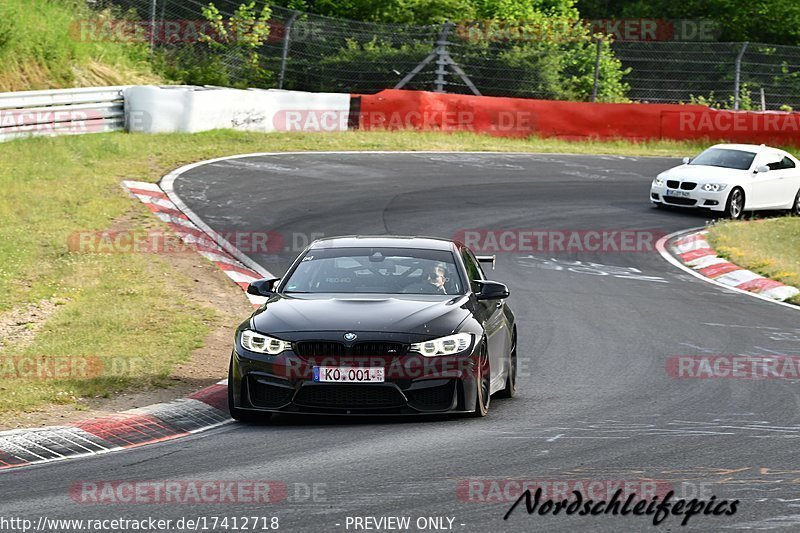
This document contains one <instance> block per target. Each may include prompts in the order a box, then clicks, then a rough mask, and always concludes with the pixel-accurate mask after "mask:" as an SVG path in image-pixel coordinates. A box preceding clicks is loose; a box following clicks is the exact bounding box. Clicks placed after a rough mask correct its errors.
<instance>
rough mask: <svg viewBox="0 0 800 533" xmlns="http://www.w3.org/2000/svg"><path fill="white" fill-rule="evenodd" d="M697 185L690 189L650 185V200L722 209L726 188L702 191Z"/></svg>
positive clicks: (675, 204)
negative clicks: (717, 190)
mask: <svg viewBox="0 0 800 533" xmlns="http://www.w3.org/2000/svg"><path fill="white" fill-rule="evenodd" d="M701 187H702V186H698V187H697V188H696V189H694V190H691V191H684V190H679V189H670V188H668V187H666V186H656V185H651V186H650V201H651V202H652V203H654V204H663V205H672V206H676V207H695V208H700V209H710V210H711V211H724V210H725V204H726V202H727V200H728V189H727V188H726V189H725V190H724V191H719V192H709V191H704V190H702V188H701Z"/></svg>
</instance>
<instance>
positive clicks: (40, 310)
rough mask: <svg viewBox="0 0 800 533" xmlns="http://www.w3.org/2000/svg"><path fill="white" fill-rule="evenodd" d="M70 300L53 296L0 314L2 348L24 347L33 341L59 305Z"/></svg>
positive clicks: (0, 346) (0, 341)
mask: <svg viewBox="0 0 800 533" xmlns="http://www.w3.org/2000/svg"><path fill="white" fill-rule="evenodd" d="M67 301H68V300H66V299H63V298H51V299H49V300H42V301H40V302H37V303H31V304H27V305H23V306H20V307H17V308H15V309H11V310H10V311H6V312H5V313H3V314H0V349H2V348H11V347H12V346H13V347H15V348H24V347H25V346H28V345H30V344H31V342H33V338H34V337H35V336H36V333H37V332H38V331H39V330H40V329H42V327H43V326H44V323H45V322H46V321H47V319H48V318H50V316H52V314H53V313H55V312H56V310H57V309H58V306H59V305H63V304H64V303H66V302H67Z"/></svg>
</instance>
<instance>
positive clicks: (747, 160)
mask: <svg viewBox="0 0 800 533" xmlns="http://www.w3.org/2000/svg"><path fill="white" fill-rule="evenodd" d="M755 157H756V154H755V153H753V152H745V151H744V150H731V149H729V148H709V149H708V150H706V151H705V152H703V153H702V154H700V155H698V156H697V157H695V158H694V159H692V161H691V162H690V163H689V164H690V165H705V166H709V167H723V168H735V169H738V170H747V169H749V168H750V165H752V164H753V159H755Z"/></svg>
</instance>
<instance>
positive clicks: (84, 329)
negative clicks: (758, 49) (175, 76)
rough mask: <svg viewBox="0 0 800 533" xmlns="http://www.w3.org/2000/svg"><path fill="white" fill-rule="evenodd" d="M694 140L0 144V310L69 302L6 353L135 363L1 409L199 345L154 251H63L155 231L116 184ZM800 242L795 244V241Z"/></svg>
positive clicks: (672, 147) (207, 320) (83, 387)
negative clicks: (277, 157)
mask: <svg viewBox="0 0 800 533" xmlns="http://www.w3.org/2000/svg"><path fill="white" fill-rule="evenodd" d="M702 146H703V145H701V144H697V143H681V142H651V143H643V144H631V143H629V142H625V141H613V142H598V141H592V142H582V143H575V142H565V141H558V140H548V139H499V138H495V137H488V136H481V135H476V134H472V133H456V134H443V133H415V132H399V133H397V132H396V133H391V132H343V133H334V134H328V133H325V134H303V133H285V134H259V133H244V132H233V131H213V132H207V133H202V134H195V135H191V134H170V135H129V134H124V133H107V134H94V135H85V136H67V137H56V138H33V139H25V140H17V141H11V142H7V143H2V144H0V221H2V224H0V315H2V313H3V312H4V311H8V310H11V309H15V308H18V307H19V306H21V305H25V304H27V303H30V302H39V301H41V300H46V299H54V298H66V301H65V303H64V304H63V305H60V306H59V307H58V309H57V310H56V312H55V313H54V314H53V315H52V316H51V317H50V318H49V319H47V321H46V322H45V324H44V327H43V329H42V330H41V331H39V332H38V333H37V334H36V336H35V338H34V341H33V344H32V345H30V346H28V347H25V348H6V349H5V350H4V351H3V352H2V354H0V355H2V356H4V357H13V356H24V357H31V356H37V357H44V358H52V357H63V356H78V357H83V356H89V357H99V358H101V359H102V360H104V361H106V362H108V361H111V360H119V359H123V360H135V361H138V364H139V367H140V368H141V369H142V370H141V371H139V372H136V373H134V374H126V375H122V376H119V375H107V374H104V375H101V376H99V377H91V378H86V379H65V380H58V381H54V380H39V381H35V382H32V381H31V380H18V379H17V380H15V379H4V380H3V381H2V383H0V414H3V413H6V416H11V415H12V414H13V412H14V411H16V410H21V409H27V410H30V409H34V408H36V407H38V406H41V405H43V404H48V403H65V404H69V403H74V402H75V401H76V400H77V399H78V398H80V397H84V396H104V395H107V394H109V393H111V392H113V391H119V390H125V389H130V388H140V387H152V386H162V385H164V384H165V382H166V380H165V377H166V376H168V375H169V373H170V371H171V369H172V368H173V366H174V365H175V364H176V363H178V362H181V361H186V360H187V358H188V356H189V354H190V353H191V351H192V350H193V349H194V348H197V347H199V346H200V344H201V343H202V340H203V338H204V336H205V335H206V334H207V333H208V331H209V329H210V327H211V326H212V325H213V324H217V325H218V324H219V322H215V320H218V319H219V316H218V314H217V313H216V312H215V311H214V310H212V309H211V308H210V307H207V306H205V305H203V304H202V303H197V302H196V301H195V302H194V303H193V302H192V301H189V300H188V299H187V298H186V294H188V293H189V292H191V287H192V283H191V280H190V279H187V278H186V277H185V276H184V275H183V274H182V273H181V272H179V271H177V269H176V268H174V267H173V266H172V265H171V264H170V263H169V261H168V260H167V259H165V258H164V257H161V256H157V255H135V254H134V255H132V254H106V255H100V254H81V253H75V252H69V249H68V244H67V243H68V238H69V236H70V234H72V233H73V232H76V231H95V230H102V229H107V228H109V227H112V226H113V227H117V226H116V225H118V224H119V223H120V220H125V221H126V223H127V224H128V227H129V228H130V229H134V230H136V229H142V228H145V227H149V228H153V227H160V228H162V229H163V226H160V224H161V223H160V222H158V221H156V219H155V217H153V216H152V215H151V214H150V213H149V211H148V210H147V209H146V208H145V207H144V206H143V205H141V204H139V203H138V202H133V201H131V199H130V198H129V197H128V196H127V195H126V194H125V193H124V191H123V190H122V188H121V187H120V185H119V182H120V181H121V180H123V179H132V180H141V181H150V182H155V181H157V180H158V179H160V177H161V176H162V175H163V174H165V173H166V172H168V171H169V170H172V169H174V168H176V167H178V166H180V165H182V164H185V163H189V162H193V161H197V160H201V159H207V158H212V157H219V156H224V155H232V154H240V153H248V152H260V151H289V150H294V151H303V150H311V151H313V150H475V151H523V152H525V151H531V152H562V153H564V152H568V153H587V154H589V153H597V154H624V155H659V156H683V155H691V154H694V153H697V152H698V151H699V150H700V149H701V148H702ZM796 242H797V241H796Z"/></svg>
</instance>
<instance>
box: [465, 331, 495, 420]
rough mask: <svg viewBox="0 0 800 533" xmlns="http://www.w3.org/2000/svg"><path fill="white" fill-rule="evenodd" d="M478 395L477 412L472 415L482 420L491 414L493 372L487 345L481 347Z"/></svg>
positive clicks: (477, 385) (477, 383) (476, 401)
mask: <svg viewBox="0 0 800 533" xmlns="http://www.w3.org/2000/svg"><path fill="white" fill-rule="evenodd" d="M475 385H476V387H477V395H476V397H475V410H474V411H473V412H472V413H470V415H471V416H472V417H474V418H482V417H484V416H486V415H487V414H489V404H490V403H491V400H492V396H491V394H490V392H491V372H490V368H489V352H488V351H487V349H486V343H483V344H482V345H481V355H480V359H479V360H478V379H477V381H476V383H475Z"/></svg>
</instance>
